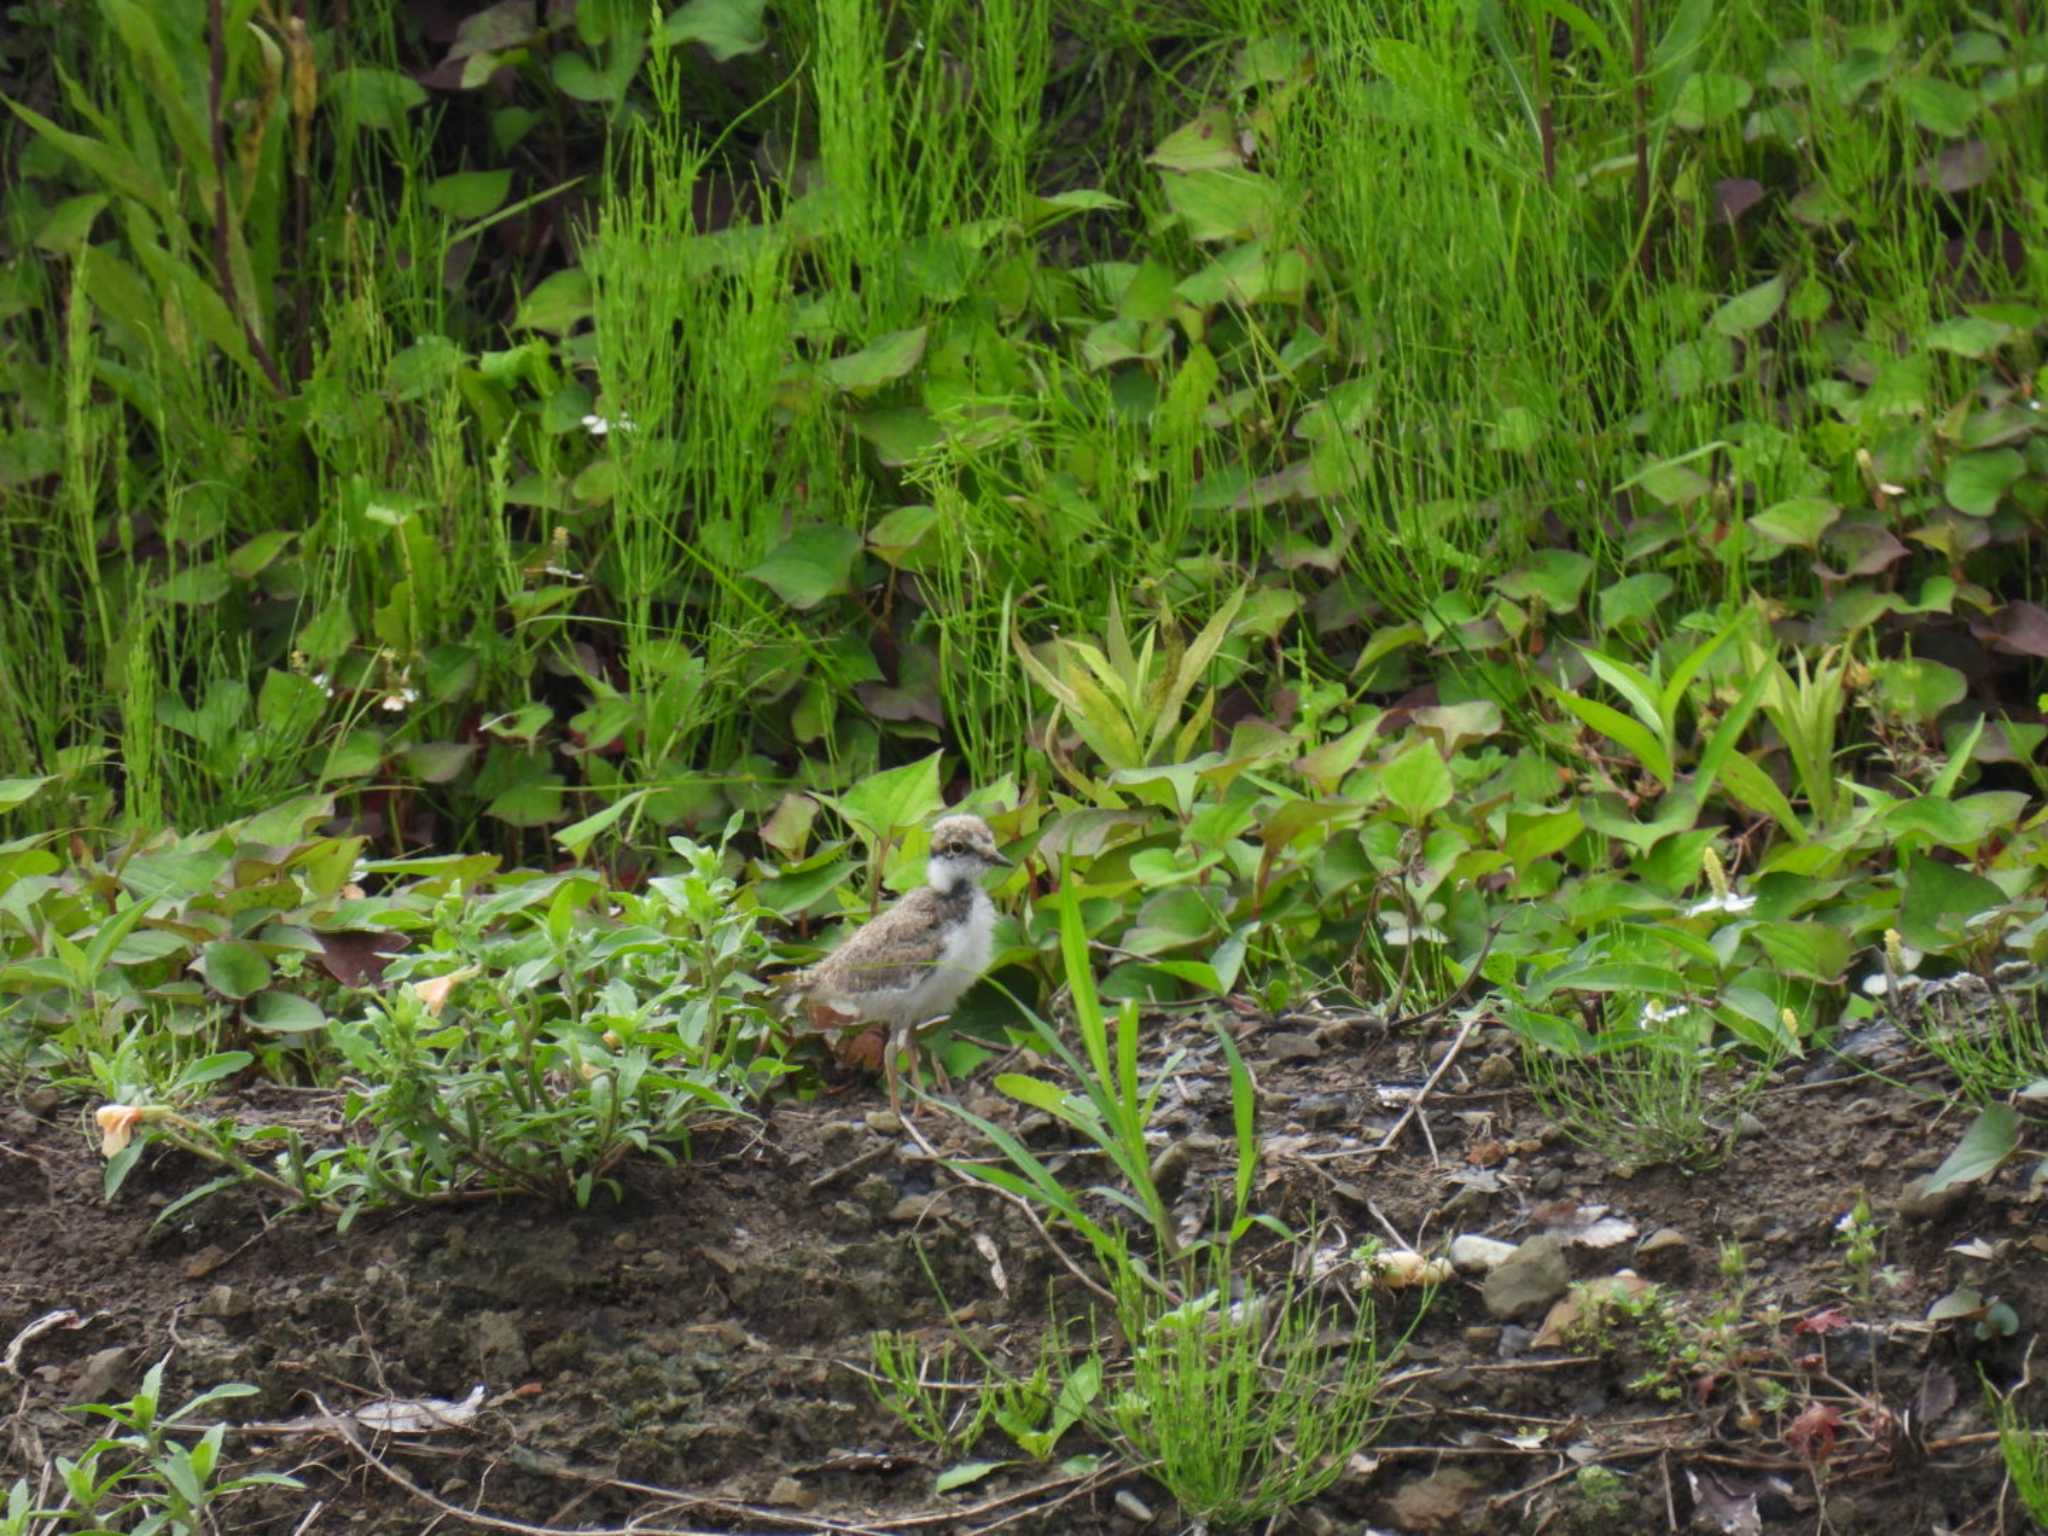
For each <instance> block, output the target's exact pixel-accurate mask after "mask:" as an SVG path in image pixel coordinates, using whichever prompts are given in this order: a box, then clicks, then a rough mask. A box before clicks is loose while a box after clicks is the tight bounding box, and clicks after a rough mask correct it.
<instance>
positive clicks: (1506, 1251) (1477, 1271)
mask: <svg viewBox="0 0 2048 1536" xmlns="http://www.w3.org/2000/svg"><path fill="white" fill-rule="evenodd" d="M1514 1256H1515V1245H1514V1244H1513V1243H1504V1242H1502V1241H1501V1240H1500V1239H1499V1238H1497V1237H1481V1236H1480V1235H1479V1234H1478V1233H1476V1232H1466V1233H1460V1234H1459V1235H1458V1236H1456V1237H1454V1238H1452V1239H1451V1267H1452V1268H1453V1269H1455V1270H1457V1272H1458V1273H1459V1274H1461V1275H1490V1274H1492V1273H1493V1272H1494V1271H1495V1270H1496V1269H1499V1268H1500V1267H1501V1265H1503V1264H1505V1263H1506V1262H1507V1261H1508V1260H1509V1259H1511V1258H1513V1257H1514Z"/></svg>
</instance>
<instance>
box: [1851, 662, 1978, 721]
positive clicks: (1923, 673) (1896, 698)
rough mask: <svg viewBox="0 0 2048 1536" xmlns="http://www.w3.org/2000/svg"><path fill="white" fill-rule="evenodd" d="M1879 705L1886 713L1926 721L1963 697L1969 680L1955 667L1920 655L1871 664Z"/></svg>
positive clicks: (1872, 678)
mask: <svg viewBox="0 0 2048 1536" xmlns="http://www.w3.org/2000/svg"><path fill="white" fill-rule="evenodd" d="M1870 675H1871V680H1872V682H1873V683H1874V684H1875V693H1876V699H1877V704H1878V707H1879V708H1881V709H1883V710H1884V711H1885V713H1887V714H1891V715H1898V716H1900V717H1902V718H1904V719H1907V720H1912V721H1916V722H1920V723H1925V722H1927V721H1930V720H1932V719H1933V718H1934V717H1935V716H1936V715H1938V714H1940V713H1941V712H1942V711H1943V710H1944V709H1947V708H1948V707H1949V706H1950V705H1951V704H1957V703H1960V702H1961V701H1962V698H1963V695H1964V694H1965V693H1967V692H1968V691H1969V682H1968V680H1967V679H1966V678H1965V677H1964V676H1963V674H1962V673H1960V672H1958V671H1957V670H1956V669H1955V668H1954V667H1951V666H1946V665H1944V664H1943V663H1941V662H1938V661H1923V660H1921V659H1919V658H1917V657H1898V658H1895V659H1893V660H1890V661H1877V662H1872V663H1871V664H1870Z"/></svg>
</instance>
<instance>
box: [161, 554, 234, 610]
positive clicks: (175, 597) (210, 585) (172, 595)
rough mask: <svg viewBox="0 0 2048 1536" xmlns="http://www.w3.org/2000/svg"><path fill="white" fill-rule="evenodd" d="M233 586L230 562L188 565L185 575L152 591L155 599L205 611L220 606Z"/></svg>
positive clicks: (180, 573) (167, 580) (170, 578)
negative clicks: (200, 608) (213, 604)
mask: <svg viewBox="0 0 2048 1536" xmlns="http://www.w3.org/2000/svg"><path fill="white" fill-rule="evenodd" d="M233 587H234V582H233V581H232V580H231V579H230V578H229V576H228V568H227V562H226V561H224V560H208V561H207V562H206V563H205V564H203V565H188V566H186V567H185V569H183V570H182V571H178V572H175V573H174V574H172V575H170V576H168V577H166V578H165V579H164V580H162V581H160V582H158V583H157V584H156V586H154V587H153V588H151V589H150V595H151V596H152V597H157V598H161V599H162V600H163V601H164V602H167V603H182V604H184V605H186V606H187V607H204V606H205V605H207V604H209V603H217V602H219V601H220V600H221V599H222V598H224V597H226V596H227V595H228V593H229V592H230V591H231V590H233Z"/></svg>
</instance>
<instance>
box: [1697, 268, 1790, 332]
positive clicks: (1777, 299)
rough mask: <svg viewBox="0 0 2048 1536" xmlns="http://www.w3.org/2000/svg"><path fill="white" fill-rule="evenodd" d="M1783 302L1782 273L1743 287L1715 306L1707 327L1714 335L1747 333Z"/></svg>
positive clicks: (1775, 310)
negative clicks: (1753, 285)
mask: <svg viewBox="0 0 2048 1536" xmlns="http://www.w3.org/2000/svg"><path fill="white" fill-rule="evenodd" d="M1784 302H1785V274H1784V273H1782V272H1780V273H1779V274H1778V275H1777V276H1776V277H1773V278H1770V279H1769V280H1767V281H1765V282H1761V283H1758V284H1757V285H1756V286H1755V287H1754V288H1749V289H1745V290H1744V291H1743V292H1741V293H1738V294H1737V295H1736V296H1735V297H1734V298H1732V299H1730V300H1729V301H1728V302H1727V303H1725V304H1723V305H1722V306H1721V307H1720V308H1719V309H1717V310H1715V311H1714V313H1713V316H1712V318H1710V319H1709V320H1708V321H1707V328H1708V329H1709V330H1711V331H1712V332H1713V333H1714V334H1715V335H1717V336H1731V337H1733V336H1747V335H1748V334H1749V333H1750V332H1751V331H1753V330H1755V329H1756V328H1757V327H1758V326H1760V325H1762V324H1764V323H1765V322H1766V321H1768V320H1769V319H1770V318H1771V317H1772V316H1773V315H1775V314H1776V313H1777V312H1778V307H1779V306H1780V305H1781V304H1783V303H1784Z"/></svg>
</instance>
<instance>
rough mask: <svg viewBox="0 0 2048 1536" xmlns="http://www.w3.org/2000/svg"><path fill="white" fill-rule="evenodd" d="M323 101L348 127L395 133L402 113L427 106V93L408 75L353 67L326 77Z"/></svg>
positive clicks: (390, 70) (360, 66) (402, 115)
mask: <svg viewBox="0 0 2048 1536" xmlns="http://www.w3.org/2000/svg"><path fill="white" fill-rule="evenodd" d="M327 99H328V100H329V101H332V102H335V103H337V104H338V105H339V106H340V107H341V110H342V112H343V114H344V115H345V116H346V118H347V120H348V121H349V122H350V123H351V124H352V125H355V126H360V127H364V128H377V129H381V130H383V131H384V132H386V133H396V132H397V131H398V130H399V129H400V128H403V127H404V126H405V114H406V113H408V112H411V111H412V110H414V109H415V108H417V107H423V106H425V105H426V104H427V93H426V90H425V89H424V88H423V87H422V86H420V85H419V83H418V82H416V81H415V80H413V78H412V77H411V76H410V75H405V74H401V73H400V72H399V71H397V70H395V69H373V68H368V67H365V66H362V65H357V66H354V67H352V68H349V69H344V70H342V71H340V72H339V73H337V74H335V75H333V76H331V77H330V78H329V80H328V82H327Z"/></svg>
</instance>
